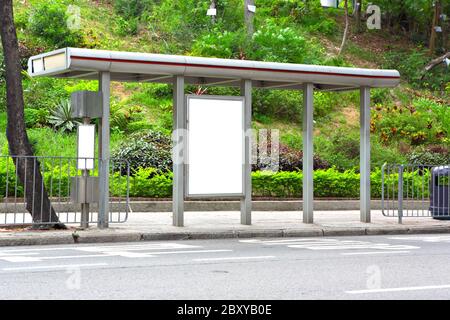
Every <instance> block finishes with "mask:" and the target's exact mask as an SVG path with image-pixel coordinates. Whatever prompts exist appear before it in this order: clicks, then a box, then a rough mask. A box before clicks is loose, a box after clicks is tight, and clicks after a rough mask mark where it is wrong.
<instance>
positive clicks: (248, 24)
mask: <svg viewBox="0 0 450 320" xmlns="http://www.w3.org/2000/svg"><path fill="white" fill-rule="evenodd" d="M249 5H255V0H245V1H244V21H245V28H246V29H247V37H248V38H251V37H252V36H253V31H254V28H253V16H254V13H253V12H250V11H249V10H248V6H249Z"/></svg>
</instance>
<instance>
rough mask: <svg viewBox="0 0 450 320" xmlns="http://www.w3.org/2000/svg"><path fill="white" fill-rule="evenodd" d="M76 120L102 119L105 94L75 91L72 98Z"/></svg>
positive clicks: (73, 114) (73, 113)
mask: <svg viewBox="0 0 450 320" xmlns="http://www.w3.org/2000/svg"><path fill="white" fill-rule="evenodd" d="M70 103H71V106H72V116H73V117H74V118H91V119H95V118H101V117H102V115H103V112H102V104H103V94H102V93H101V92H99V91H75V92H73V93H72V95H71V96H70Z"/></svg>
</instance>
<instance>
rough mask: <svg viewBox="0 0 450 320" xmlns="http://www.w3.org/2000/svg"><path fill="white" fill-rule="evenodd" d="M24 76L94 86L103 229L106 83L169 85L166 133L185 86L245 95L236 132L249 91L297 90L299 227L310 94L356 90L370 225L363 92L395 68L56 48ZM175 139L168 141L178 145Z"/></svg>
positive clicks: (177, 217) (178, 195) (178, 164)
mask: <svg viewBox="0 0 450 320" xmlns="http://www.w3.org/2000/svg"><path fill="white" fill-rule="evenodd" d="M28 73H29V74H30V75H31V76H32V77H37V76H46V77H54V78H70V79H83V80H98V82H99V87H98V90H99V91H100V92H101V93H102V96H103V99H102V113H103V116H102V117H101V121H100V125H99V128H98V137H99V155H98V156H99V159H100V158H101V159H102V161H101V164H100V168H99V179H100V181H99V192H100V200H99V219H98V226H99V227H100V228H105V227H108V215H109V159H110V150H109V142H110V138H109V137H110V127H109V115H110V83H111V81H119V82H148V83H166V84H172V85H173V119H174V121H173V126H174V132H175V133H176V132H181V131H180V130H181V129H185V128H186V103H185V85H189V84H191V85H202V86H225V87H238V88H240V90H241V96H243V97H245V99H244V101H245V105H244V110H245V112H244V123H245V125H244V129H246V130H248V129H250V128H251V113H252V110H251V106H252V88H262V89H285V90H302V91H303V101H299V103H303V222H304V223H313V221H314V219H313V218H314V211H313V201H314V198H313V190H314V189H313V123H314V122H313V93H314V91H315V90H317V91H348V90H359V92H360V212H361V214H360V220H361V222H367V223H368V222H370V89H371V88H389V87H395V86H397V85H398V84H399V82H400V74H399V72H398V71H396V70H377V69H362V68H347V67H345V68H344V67H332V66H318V65H304V64H288V63H274V62H260V61H248V60H231V59H216V58H201V57H191V56H175V55H161V54H148V53H134V52H118V51H107V50H92V49H79V48H64V49H59V50H55V51H52V52H48V53H43V54H40V55H36V56H33V57H31V58H30V59H29V61H28ZM182 139H183V136H182V134H181V133H180V134H176V135H175V137H174V142H175V143H179V142H180V141H182ZM244 144H245V149H244V154H245V161H244V162H245V163H244V164H243V165H244V174H243V186H244V187H243V189H244V192H243V196H242V197H241V223H242V224H251V163H250V158H251V156H250V146H251V141H250V138H249V137H246V138H245V143H244ZM173 160H174V167H173V173H174V178H173V225H174V226H183V224H184V200H185V170H186V168H185V163H184V157H183V154H180V153H179V152H175V151H174V152H173Z"/></svg>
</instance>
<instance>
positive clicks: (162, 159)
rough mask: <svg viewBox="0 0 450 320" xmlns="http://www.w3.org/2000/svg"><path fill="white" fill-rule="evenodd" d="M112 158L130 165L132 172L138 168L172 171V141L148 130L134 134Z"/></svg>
mask: <svg viewBox="0 0 450 320" xmlns="http://www.w3.org/2000/svg"><path fill="white" fill-rule="evenodd" d="M112 157H113V158H115V159H117V160H119V161H126V162H128V163H129V165H130V168H131V170H132V172H134V171H135V170H138V168H155V169H156V170H158V172H168V171H170V170H171V169H172V141H171V138H170V137H168V136H166V135H164V134H163V133H162V132H158V131H154V130H147V131H145V132H139V133H135V134H132V135H131V136H130V137H129V139H126V140H125V141H124V142H122V143H121V144H120V145H119V147H118V148H117V149H116V150H114V151H113V152H112Z"/></svg>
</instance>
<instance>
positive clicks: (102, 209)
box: [98, 72, 111, 229]
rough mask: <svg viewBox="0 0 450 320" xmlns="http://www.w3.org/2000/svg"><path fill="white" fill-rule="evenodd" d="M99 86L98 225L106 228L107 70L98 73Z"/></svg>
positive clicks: (107, 188) (107, 193) (109, 76)
mask: <svg viewBox="0 0 450 320" xmlns="http://www.w3.org/2000/svg"><path fill="white" fill-rule="evenodd" d="M100 78H101V81H100V84H101V87H100V88H99V89H100V91H101V92H102V94H103V106H102V110H103V112H102V118H101V124H102V125H101V142H100V147H99V148H100V153H101V157H102V158H101V160H100V165H99V172H98V175H99V196H100V199H99V210H98V227H99V228H101V229H103V228H108V224H109V157H110V153H109V135H110V132H109V99H110V84H111V74H110V73H109V72H101V73H100Z"/></svg>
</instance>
